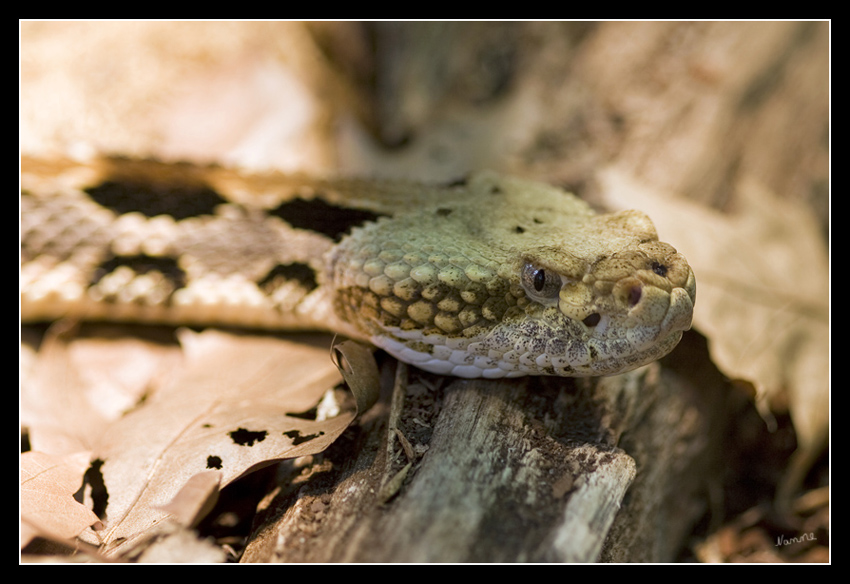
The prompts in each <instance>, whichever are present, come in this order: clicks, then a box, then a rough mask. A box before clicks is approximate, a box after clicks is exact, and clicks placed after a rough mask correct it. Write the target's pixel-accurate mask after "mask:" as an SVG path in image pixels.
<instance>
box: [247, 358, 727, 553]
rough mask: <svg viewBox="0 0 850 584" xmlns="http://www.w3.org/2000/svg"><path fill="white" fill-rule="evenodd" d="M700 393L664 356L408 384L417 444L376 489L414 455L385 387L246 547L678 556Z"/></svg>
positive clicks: (408, 417)
mask: <svg viewBox="0 0 850 584" xmlns="http://www.w3.org/2000/svg"><path fill="white" fill-rule="evenodd" d="M411 377H412V379H414V380H415V379H416V378H417V377H418V373H416V372H414V373H412V375H411ZM427 379H429V380H432V381H434V380H435V378H432V377H428V378H427ZM436 381H437V382H438V383H439V380H436ZM720 396H721V392H718V398H719V397H720ZM701 400H702V396H700V395H699V393H698V392H696V391H694V390H693V389H691V388H690V386H689V384H688V382H687V381H685V380H684V379H683V378H681V377H680V376H678V375H676V374H674V373H672V372H670V371H669V370H665V369H663V368H662V367H661V366H660V365H658V364H654V365H651V366H648V367H645V368H643V369H641V370H638V371H635V372H632V373H629V374H626V375H621V376H617V377H612V378H605V379H599V380H571V379H545V378H544V379H529V380H519V381H501V382H488V381H453V382H451V383H449V384H448V385H447V386H446V387H445V388H436V389H428V388H427V386H425V385H424V384H420V383H413V384H411V385H410V386H409V387H408V388H407V396H406V400H405V404H404V407H403V409H402V410H401V414H400V415H399V423H398V425H399V429H400V430H401V432H402V434H403V435H404V436H405V438H406V440H407V441H408V442H409V446H410V447H411V448H412V450H413V451H414V452H423V451H424V453H423V454H422V455H421V456H418V455H414V456H415V458H414V460H413V461H412V462H413V465H412V468H411V469H410V471H409V472H408V473H407V477H406V479H405V480H404V482H403V483H402V485H401V487H400V488H399V489H398V490H397V492H396V493H395V495H394V496H393V497H392V498H391V499H389V500H388V501H386V502H383V499H382V497H383V496H384V495H385V492H383V493H382V488H383V487H384V485H385V484H386V483H387V482H388V481H389V480H391V478H392V477H393V475H395V473H396V472H398V471H399V470H400V469H402V468H403V467H404V466H405V465H406V464H407V463H408V458H407V455H406V454H405V452H404V448H403V447H402V445H400V444H399V442H398V440H397V439H396V438H395V436H396V433H395V432H394V431H391V430H390V428H389V426H390V424H389V422H388V420H389V419H390V415H389V411H390V409H391V406H390V405H389V402H387V401H385V402H383V405H379V406H378V407H376V408H374V409H373V410H372V411H371V412H370V413H369V414H367V416H366V417H365V418H364V419H363V422H362V425H361V426H360V428H359V429H358V430H357V431H356V432H355V433H356V434H359V435H356V436H352V438H351V440H347V441H344V442H343V443H341V444H340V445H339V448H334V449H332V450H331V451H330V452H328V454H327V456H324V457H320V458H317V459H314V460H311V461H303V462H302V466H300V467H299V468H298V469H295V470H293V475H295V478H294V479H293V476H287V477H282V480H281V485H282V486H281V490H280V491H279V492H278V493H276V495H275V496H274V497H273V498H271V499H270V500H269V501H267V502H266V504H265V505H264V510H263V512H262V513H261V515H260V517H259V520H258V522H257V525H256V529H255V533H254V536H253V538H252V540H251V542H250V543H249V545H248V547H247V549H246V552H245V554H244V557H243V561H246V562H256V561H263V562H266V561H282V562H292V561H310V562H342V561H344V562H541V561H547V562H548V561H555V562H588V561H597V560H599V559H603V560H606V559H607V560H613V561H628V560H630V559H635V558H638V559H641V560H669V559H672V554H674V553H675V552H676V549H677V548H678V545H679V542H680V539H679V537H680V535H681V533H682V531H683V530H685V529H687V528H688V527H689V526H690V525H691V524H692V522H693V521H694V520H695V519H696V517H698V514H699V513H700V512H702V511H703V508H702V507H701V506H700V505H699V503H696V504H695V503H694V502H695V501H697V502H698V501H701V500H702V499H701V498H700V497H699V496H698V495H699V493H700V489H701V485H702V483H703V482H704V481H705V479H706V478H707V477H708V476H709V475H710V474H711V473H712V472H713V471H712V468H711V466H710V465H705V464H702V463H704V462H705V457H706V456H709V457H710V456H712V455H716V454H717V446H716V445H712V443H711V442H710V441H708V440H707V439H705V437H706V436H709V435H710V432H709V428H708V425H709V424H710V417H711V416H712V415H713V414H712V410H714V411H717V409H716V408H712V407H703V405H704V404H701V403H700V402H701ZM642 426H646V428H645V430H642V429H641V427H642ZM388 435H391V439H390V440H391V442H392V443H393V444H394V446H393V450H392V451H393V457H394V459H393V460H392V461H390V463H389V464H388V461H387V456H386V451H387V449H386V442H385V441H386V440H387V439H388V438H387V436H388ZM633 441H638V442H639V444H631V442H633ZM623 444H629V448H630V449H634V451H635V452H637V453H638V455H637V457H635V456H634V455H630V454H629V453H628V452H627V451H625V450H624V448H623ZM715 444H716V443H715ZM695 461H700V464H702V466H700V467H698V468H695V467H694V462H695ZM636 474H639V475H641V477H642V478H641V480H640V481H639V482H638V483H636V484H634V485H633V481H634V479H635V476H636ZM688 477H691V478H688ZM694 478H696V480H694ZM290 480H291V481H292V484H291V486H289V487H287V486H285V485H286V484H287V482H288V481H290ZM630 486H631V489H630ZM635 487H639V489H638V490H635ZM627 494H628V497H627V498H626V495H627ZM664 509H676V510H677V512H676V513H664V512H663V510H664ZM679 511H681V512H679ZM624 512H625V514H626V516H627V517H628V523H629V524H628V525H624V524H623V523H622V521H620V522H619V525H618V513H619V514H621V515H622V514H623V513H624ZM612 525H614V526H616V527H617V528H616V530H615V532H614V533H615V535H616V538H615V540H612V541H609V543H608V544H607V546H608V547H607V549H606V548H604V546H606V541H608V540H609V539H610V537H611V536H610V534H611V528H612ZM647 540H649V542H650V543H649V545H650V548H649V550H647V549H646V546H647Z"/></svg>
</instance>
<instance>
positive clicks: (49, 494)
mask: <svg viewBox="0 0 850 584" xmlns="http://www.w3.org/2000/svg"><path fill="white" fill-rule="evenodd" d="M88 464H89V453H87V452H83V453H77V454H73V455H67V456H61V457H60V456H52V455H50V454H45V453H43V452H34V451H30V452H24V453H23V454H21V547H23V546H25V545H26V544H27V543H29V541H30V540H31V539H32V537H34V536H36V535H41V536H46V537H53V538H57V539H70V538H73V537H75V536H77V535H78V534H79V533H80V532H81V531H83V530H84V529H86V528H87V527H89V526H93V525H94V526H99V524H100V520H99V519H98V518H97V515H95V514H94V513H92V511H91V510H90V509H88V508H87V507H85V506H84V505H82V504H80V503H78V502H77V501H76V500H75V499H74V497H73V495H74V493H76V492H77V491H78V490H79V488H80V485H81V484H82V482H83V474H84V473H85V472H86V469H87V468H88Z"/></svg>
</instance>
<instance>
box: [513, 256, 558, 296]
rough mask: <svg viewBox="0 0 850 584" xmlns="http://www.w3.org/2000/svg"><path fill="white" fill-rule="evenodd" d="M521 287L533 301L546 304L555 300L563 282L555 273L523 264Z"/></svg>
mask: <svg viewBox="0 0 850 584" xmlns="http://www.w3.org/2000/svg"><path fill="white" fill-rule="evenodd" d="M521 281H522V287H523V288H524V289H525V292H526V294H528V295H529V296H530V297H531V298H532V299H533V300H537V301H538V302H546V301H549V300H553V299H557V298H558V293H559V292H560V291H561V286H562V285H563V281H562V280H561V276H559V275H558V273H557V272H553V271H548V270H545V269H543V268H541V267H539V266H535V265H534V264H525V265H524V266H523V268H522V275H521Z"/></svg>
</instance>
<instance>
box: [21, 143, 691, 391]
mask: <svg viewBox="0 0 850 584" xmlns="http://www.w3.org/2000/svg"><path fill="white" fill-rule="evenodd" d="M20 285H21V300H20V301H21V320H22V322H31V321H44V320H54V319H58V318H62V317H72V318H79V319H94V320H114V321H124V322H142V323H166V324H173V325H180V324H186V325H205V326H236V327H246V328H262V329H269V330H328V331H334V332H337V333H340V334H343V335H345V336H348V337H351V338H354V339H358V340H362V341H366V342H369V343H372V344H374V345H375V346H377V347H379V348H382V349H384V350H386V351H387V352H388V353H390V354H392V355H393V356H395V357H397V358H398V359H400V360H402V361H405V362H407V363H410V364H412V365H414V366H416V367H418V368H420V369H424V370H426V371H431V372H434V373H438V374H444V375H453V376H457V377H465V378H475V377H484V378H499V377H517V376H523V375H557V376H569V377H582V376H602V375H613V374H617V373H621V372H625V371H629V370H631V369H634V368H636V367H639V366H641V365H644V364H647V363H649V362H651V361H654V360H656V359H658V358H660V357H662V356H664V355H666V354H667V353H669V352H670V351H671V350H672V349H673V348H674V347H675V346H676V344H677V343H678V342H679V340H680V339H681V336H682V332H683V331H684V330H687V329H688V328H690V325H691V317H692V313H693V307H694V302H695V299H696V281H695V279H694V274H693V271H692V270H691V268H690V267H689V265H688V263H687V261H686V260H685V258H684V257H683V256H682V255H681V254H679V253H677V252H676V250H675V249H674V248H673V247H672V246H670V245H669V244H666V243H662V242H660V241H659V240H658V235H657V233H656V230H655V227H654V226H653V224H652V221H651V220H650V219H649V218H648V217H647V216H646V215H644V214H643V213H641V212H639V211H622V212H617V213H612V214H597V213H595V212H594V211H593V210H592V209H591V207H590V206H589V205H588V204H587V203H585V202H584V201H582V200H580V199H578V198H577V197H575V196H573V195H571V194H569V193H567V192H565V191H563V190H562V189H559V188H556V187H553V186H549V185H546V184H541V183H537V182H533V181H529V180H526V179H521V178H516V177H510V176H503V175H498V174H495V173H491V172H481V173H477V174H475V175H473V176H471V177H470V178H469V179H468V180H466V181H465V182H464V183H463V184H454V185H449V186H427V185H420V184H415V183H405V182H400V181H370V180H348V179H333V180H323V179H316V178H309V177H305V176H300V175H284V174H280V173H273V172H269V173H263V174H254V175H249V174H241V173H239V172H236V171H234V170H230V169H226V168H222V167H218V166H206V167H201V166H193V165H189V164H180V163H178V164H165V163H160V162H156V161H148V160H132V159H124V158H100V159H96V160H92V161H88V162H76V161H70V160H52V161H44V160H36V159H30V158H26V157H24V158H22V160H21V273H20Z"/></svg>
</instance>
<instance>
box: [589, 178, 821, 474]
mask: <svg viewBox="0 0 850 584" xmlns="http://www.w3.org/2000/svg"><path fill="white" fill-rule="evenodd" d="M601 181H602V185H603V188H602V190H603V192H604V193H605V201H606V203H607V204H608V205H610V206H611V207H612V208H626V207H628V208H637V209H640V210H642V211H644V212H646V213H647V214H648V215H649V216H650V217H652V219H653V221H654V222H655V225H656V227H657V229H658V232H659V235H660V237H661V239H662V240H664V241H671V242H674V244H675V246H676V248H677V249H678V250H679V251H680V252H682V253H683V254H684V255H685V257H687V258H688V261H689V262H690V264H691V266H692V267H693V269H694V273H695V274H696V278H697V302H696V308H695V312H694V327H695V328H696V329H697V330H698V331H699V332H701V333H702V334H703V335H705V336H706V337H707V338H708V341H709V350H710V352H711V356H712V359H713V360H714V362H715V364H716V365H717V367H718V368H719V369H720V370H721V371H722V372H723V373H724V374H725V375H726V376H728V377H729V378H731V379H736V380H743V381H747V382H750V383H752V384H753V385H754V386H755V388H756V390H757V396H758V405H759V406H760V407H761V408H762V411H763V412H765V413H767V410H768V409H769V407H770V405H771V403H772V402H774V400H777V399H779V400H781V401H785V400H786V399H787V403H788V407H789V411H790V414H791V417H792V420H793V422H794V427H795V429H796V431H797V437H798V446H799V448H798V453H797V455H796V456H797V458H796V460H795V461H794V462H792V465H791V469H790V471H789V476H788V477H786V488H787V487H789V486H790V487H793V483H795V482H797V481H799V479H800V477H799V474H800V473H801V472H804V471H805V469H806V468H807V464H808V463H809V462H811V460H812V458H813V457H816V456H817V455H818V454H819V453H820V451H821V450H822V449H823V447H824V446H825V445H826V441H827V437H828V432H829V356H830V351H829V263H828V252H827V250H826V247H825V245H824V242H823V238H822V235H821V233H820V230H819V228H818V225H817V222H816V221H815V219H814V218H813V217H812V215H811V213H810V212H809V211H808V210H807V209H806V208H804V207H802V206H801V205H799V204H796V203H794V202H792V201H782V200H779V199H778V198H777V197H776V196H774V195H772V194H771V193H768V192H767V191H766V189H764V188H762V187H760V186H759V185H757V184H756V183H754V182H753V181H744V182H742V183H741V184H740V185H739V186H738V191H739V196H737V197H736V198H735V200H736V201H738V202H739V203H738V208H737V209H736V210H735V212H734V213H731V214H721V213H720V212H717V211H713V210H710V209H706V208H704V207H700V206H698V205H695V204H693V203H689V202H687V201H683V200H681V199H676V198H674V197H669V196H661V195H660V194H658V193H654V192H651V191H650V190H648V189H645V188H642V187H640V186H639V185H636V184H635V183H634V182H633V181H630V180H629V179H628V178H627V177H625V176H624V175H623V174H621V173H618V172H616V171H614V170H610V171H608V172H605V173H603V174H602V175H601ZM794 475H797V476H794Z"/></svg>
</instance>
